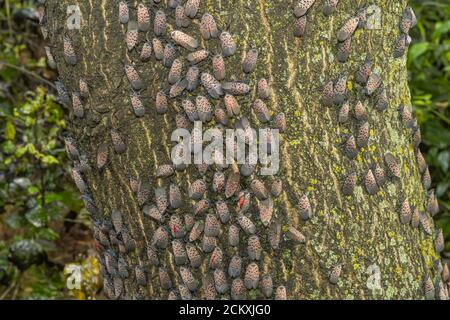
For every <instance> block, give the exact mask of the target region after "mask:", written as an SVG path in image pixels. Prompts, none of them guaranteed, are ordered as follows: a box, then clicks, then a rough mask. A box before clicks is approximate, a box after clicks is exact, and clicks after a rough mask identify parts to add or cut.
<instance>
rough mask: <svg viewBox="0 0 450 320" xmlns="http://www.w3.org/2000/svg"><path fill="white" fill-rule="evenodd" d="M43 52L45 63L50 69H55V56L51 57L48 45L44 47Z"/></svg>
mask: <svg viewBox="0 0 450 320" xmlns="http://www.w3.org/2000/svg"><path fill="white" fill-rule="evenodd" d="M45 54H46V55H47V64H48V66H49V67H50V68H51V69H56V61H55V58H53V54H52V51H51V49H50V47H48V46H46V47H45Z"/></svg>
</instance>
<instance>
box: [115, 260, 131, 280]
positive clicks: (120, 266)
mask: <svg viewBox="0 0 450 320" xmlns="http://www.w3.org/2000/svg"><path fill="white" fill-rule="evenodd" d="M117 271H118V272H119V276H120V277H121V278H122V279H127V278H128V277H129V276H130V273H129V271H128V264H127V261H126V260H125V259H124V258H123V257H120V258H119V259H118V260H117Z"/></svg>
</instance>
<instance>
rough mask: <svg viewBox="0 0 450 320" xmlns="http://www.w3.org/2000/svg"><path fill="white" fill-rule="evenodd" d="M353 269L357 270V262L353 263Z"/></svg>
mask: <svg viewBox="0 0 450 320" xmlns="http://www.w3.org/2000/svg"><path fill="white" fill-rule="evenodd" d="M353 270H355V271H357V270H359V264H358V263H354V264H353Z"/></svg>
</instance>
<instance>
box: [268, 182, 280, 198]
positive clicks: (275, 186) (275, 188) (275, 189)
mask: <svg viewBox="0 0 450 320" xmlns="http://www.w3.org/2000/svg"><path fill="white" fill-rule="evenodd" d="M282 191H283V182H282V181H281V179H279V178H277V179H275V180H274V181H273V182H272V184H271V186H270V193H271V194H272V196H274V197H275V198H277V197H278V196H279V195H280V194H281V192H282Z"/></svg>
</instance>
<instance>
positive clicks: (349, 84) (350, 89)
mask: <svg viewBox="0 0 450 320" xmlns="http://www.w3.org/2000/svg"><path fill="white" fill-rule="evenodd" d="M347 89H348V91H352V90H353V82H351V81H347Z"/></svg>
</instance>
